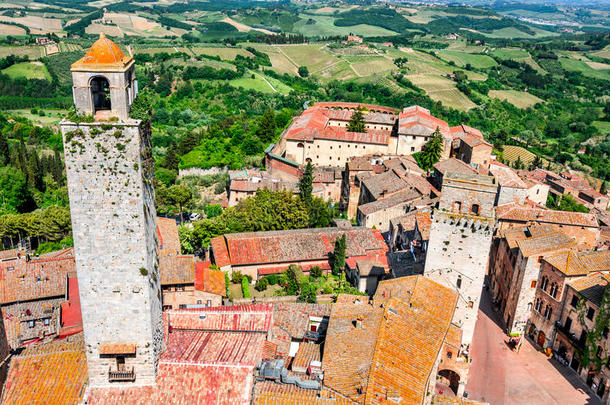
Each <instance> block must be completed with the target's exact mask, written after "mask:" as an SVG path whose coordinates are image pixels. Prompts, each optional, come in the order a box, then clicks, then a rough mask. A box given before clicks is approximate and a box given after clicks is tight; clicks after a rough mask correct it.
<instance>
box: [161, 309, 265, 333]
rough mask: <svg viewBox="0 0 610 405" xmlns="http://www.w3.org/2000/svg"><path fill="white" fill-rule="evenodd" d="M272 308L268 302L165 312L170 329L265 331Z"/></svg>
mask: <svg viewBox="0 0 610 405" xmlns="http://www.w3.org/2000/svg"><path fill="white" fill-rule="evenodd" d="M272 309H273V307H272V306H271V305H269V304H254V305H235V306H231V307H211V308H197V309H180V310H170V311H167V312H166V313H167V317H168V319H169V325H170V326H171V328H172V329H191V330H203V331H227V332H267V331H268V330H269V326H270V325H271V315H272Z"/></svg>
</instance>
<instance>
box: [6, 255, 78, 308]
mask: <svg viewBox="0 0 610 405" xmlns="http://www.w3.org/2000/svg"><path fill="white" fill-rule="evenodd" d="M75 269H76V267H75V262H74V258H73V257H69V258H60V259H46V260H45V259H40V260H32V261H30V262H27V263H26V262H25V260H19V261H9V262H2V263H0V303H1V304H8V303H11V302H15V301H30V300H35V299H41V298H50V297H58V296H62V295H65V294H66V284H67V283H66V281H67V278H68V273H73V272H75Z"/></svg>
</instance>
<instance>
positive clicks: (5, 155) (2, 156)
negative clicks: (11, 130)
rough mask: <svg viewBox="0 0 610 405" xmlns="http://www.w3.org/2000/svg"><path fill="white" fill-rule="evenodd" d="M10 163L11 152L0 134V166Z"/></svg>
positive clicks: (0, 133)
mask: <svg viewBox="0 0 610 405" xmlns="http://www.w3.org/2000/svg"><path fill="white" fill-rule="evenodd" d="M10 161H11V151H10V149H9V147H8V142H7V141H6V138H5V137H4V135H3V134H2V132H0V166H5V165H7V164H8V163H9V162H10Z"/></svg>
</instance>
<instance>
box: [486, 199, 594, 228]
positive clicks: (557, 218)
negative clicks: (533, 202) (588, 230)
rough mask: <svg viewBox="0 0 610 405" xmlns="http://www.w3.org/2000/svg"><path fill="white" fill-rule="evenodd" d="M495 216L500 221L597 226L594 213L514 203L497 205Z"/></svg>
mask: <svg viewBox="0 0 610 405" xmlns="http://www.w3.org/2000/svg"><path fill="white" fill-rule="evenodd" d="M496 216H497V218H498V219H499V220H500V221H516V222H530V221H533V222H546V223H553V224H562V225H571V226H584V227H595V228H597V227H598V224H597V219H596V217H595V214H590V213H583V212H569V211H555V210H550V209H543V208H533V207H528V206H523V205H518V204H515V203H509V204H504V205H500V206H497V207H496Z"/></svg>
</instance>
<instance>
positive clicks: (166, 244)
mask: <svg viewBox="0 0 610 405" xmlns="http://www.w3.org/2000/svg"><path fill="white" fill-rule="evenodd" d="M157 235H158V236H159V256H167V255H179V254H182V250H181V248H180V237H179V236H178V225H177V224H176V220H175V219H172V218H162V217H157Z"/></svg>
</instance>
